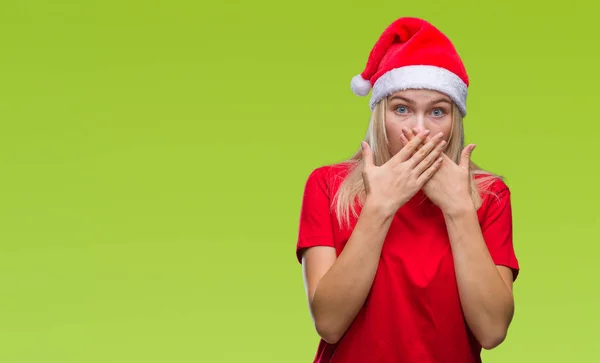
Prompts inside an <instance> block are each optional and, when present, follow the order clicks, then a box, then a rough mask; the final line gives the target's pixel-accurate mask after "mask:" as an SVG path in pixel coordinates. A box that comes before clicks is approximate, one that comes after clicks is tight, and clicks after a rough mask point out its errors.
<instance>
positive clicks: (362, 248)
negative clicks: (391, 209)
mask: <svg viewBox="0 0 600 363" xmlns="http://www.w3.org/2000/svg"><path fill="white" fill-rule="evenodd" d="M392 218H393V215H389V214H386V213H383V212H382V211H381V210H380V209H379V208H377V207H376V206H371V205H368V204H365V206H364V208H363V209H362V212H361V214H360V216H359V218H358V221H357V223H356V226H355V228H354V230H353V232H352V235H351V236H350V238H349V240H348V242H347V243H346V246H345V247H344V249H343V251H342V253H340V256H339V257H338V258H337V259H336V261H335V262H334V264H333V265H332V266H331V268H330V269H329V271H328V272H327V273H326V274H325V275H324V276H323V277H322V278H321V280H320V281H319V284H318V286H317V287H316V289H315V292H314V295H313V297H312V299H311V310H312V314H313V317H314V320H315V325H316V328H317V331H318V332H319V334H320V335H321V336H322V337H323V338H324V339H325V340H326V341H328V342H329V343H335V342H337V341H338V340H339V339H340V338H341V336H342V335H343V334H344V332H345V331H346V330H347V329H348V326H349V325H350V324H351V323H352V321H353V320H354V318H355V317H356V315H357V314H358V312H359V311H360V309H361V307H362V305H363V304H364V302H365V299H366V297H367V295H368V294H369V291H370V289H371V286H372V283H373V279H374V278H375V273H376V272H377V266H378V264H379V258H380V254H381V249H382V246H383V242H384V240H385V236H386V235H387V232H388V230H389V226H390V224H391V221H392Z"/></svg>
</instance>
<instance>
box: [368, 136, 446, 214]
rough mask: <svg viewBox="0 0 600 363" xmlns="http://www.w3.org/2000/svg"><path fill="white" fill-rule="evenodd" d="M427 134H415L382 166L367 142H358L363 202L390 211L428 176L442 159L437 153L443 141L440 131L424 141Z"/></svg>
mask: <svg viewBox="0 0 600 363" xmlns="http://www.w3.org/2000/svg"><path fill="white" fill-rule="evenodd" d="M406 131H407V132H408V130H406ZM428 135H429V132H428V131H425V132H421V133H417V134H415V135H414V137H412V140H410V141H408V142H407V143H406V146H404V147H403V148H402V150H400V152H398V153H397V154H396V155H394V156H393V157H392V158H391V159H390V160H388V161H387V162H386V163H385V164H383V165H382V166H375V165H374V161H373V153H372V151H371V148H370V147H369V145H368V144H367V143H366V142H362V143H361V148H362V156H363V159H364V165H363V172H362V176H363V182H364V185H365V191H366V193H367V197H366V202H365V203H368V204H370V205H372V204H374V205H376V206H377V208H382V209H383V211H384V213H389V214H392V215H393V214H395V213H396V211H397V210H398V208H400V207H401V206H402V205H404V203H406V202H407V201H408V200H410V198H412V197H413V196H414V195H415V194H416V193H417V192H418V191H419V190H420V189H421V188H422V187H423V185H425V183H426V182H427V181H428V180H430V178H431V177H432V176H433V175H434V174H435V173H436V171H437V170H438V168H439V167H440V165H441V163H442V159H441V158H440V155H441V154H442V150H443V147H444V145H445V141H444V140H442V136H443V135H442V133H439V134H438V135H435V136H433V137H431V138H430V139H429V140H427V142H425V143H424V141H425V138H426V137H427V136H428Z"/></svg>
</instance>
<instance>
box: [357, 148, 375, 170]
mask: <svg viewBox="0 0 600 363" xmlns="http://www.w3.org/2000/svg"><path fill="white" fill-rule="evenodd" d="M360 149H361V153H362V158H363V160H364V167H365V169H366V168H370V167H372V166H373V151H372V150H371V147H370V146H369V144H368V143H366V142H365V141H361V143H360Z"/></svg>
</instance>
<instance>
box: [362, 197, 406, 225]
mask: <svg viewBox="0 0 600 363" xmlns="http://www.w3.org/2000/svg"><path fill="white" fill-rule="evenodd" d="M397 211H398V207H395V206H393V205H391V204H390V203H389V202H383V201H381V202H380V201H376V200H373V199H372V198H367V199H366V200H365V203H364V204H363V206H362V212H364V213H368V214H369V215H372V216H374V217H376V218H380V219H383V220H388V219H392V218H393V217H394V215H395V214H396V212H397ZM362 212H361V213H362Z"/></svg>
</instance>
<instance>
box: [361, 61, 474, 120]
mask: <svg viewBox="0 0 600 363" xmlns="http://www.w3.org/2000/svg"><path fill="white" fill-rule="evenodd" d="M406 89H429V90H433V91H438V92H441V93H444V94H446V95H448V97H450V99H451V100H452V101H453V102H454V103H456V105H457V106H458V108H459V110H460V112H461V113H462V115H463V117H464V116H465V115H466V114H467V106H466V103H467V85H466V84H465V82H463V80H462V79H460V77H458V76H457V75H456V74H454V73H452V72H450V71H449V70H447V69H445V68H440V67H435V66H424V65H418V66H406V67H401V68H395V69H392V70H391V71H389V72H387V73H385V74H383V75H382V76H381V77H379V79H378V80H377V82H375V84H374V85H373V93H372V95H371V101H370V102H369V106H370V108H371V111H373V109H374V108H375V105H376V104H377V103H378V102H379V101H381V100H382V99H383V98H385V97H387V96H389V95H391V94H392V93H394V92H398V91H403V90H406Z"/></svg>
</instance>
